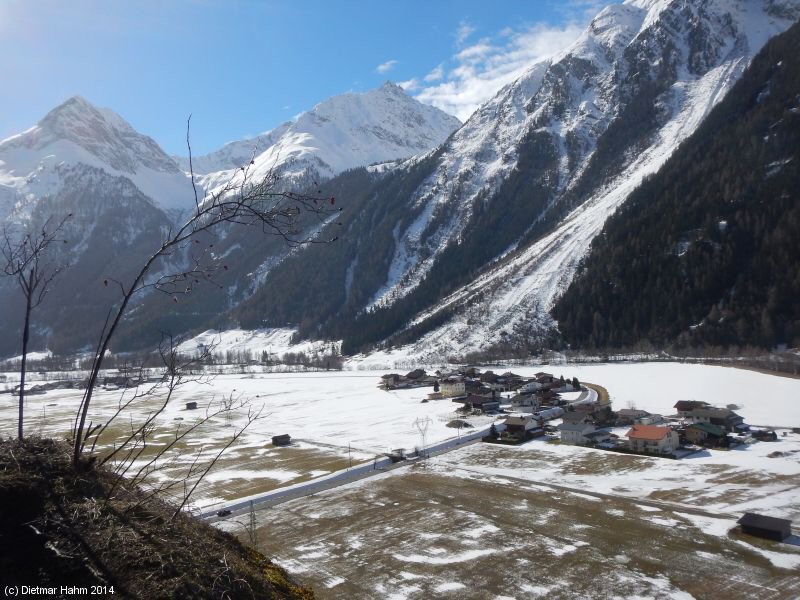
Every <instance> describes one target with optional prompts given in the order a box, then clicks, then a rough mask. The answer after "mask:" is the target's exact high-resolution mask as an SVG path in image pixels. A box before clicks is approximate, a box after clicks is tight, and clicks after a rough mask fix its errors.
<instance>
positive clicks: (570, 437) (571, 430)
mask: <svg viewBox="0 0 800 600" xmlns="http://www.w3.org/2000/svg"><path fill="white" fill-rule="evenodd" d="M558 430H559V431H560V432H561V443H562V444H572V445H575V446H585V445H587V444H589V442H590V438H588V437H586V436H587V435H589V434H590V433H594V431H595V430H596V428H595V426H594V423H562V424H561V425H559V426H558Z"/></svg>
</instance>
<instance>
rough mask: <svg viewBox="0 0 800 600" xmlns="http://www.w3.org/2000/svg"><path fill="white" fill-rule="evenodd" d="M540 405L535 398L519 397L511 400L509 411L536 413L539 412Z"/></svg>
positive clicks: (528, 396)
mask: <svg viewBox="0 0 800 600" xmlns="http://www.w3.org/2000/svg"><path fill="white" fill-rule="evenodd" d="M540 406H541V403H540V402H539V399H538V398H536V397H535V396H530V395H527V394H525V395H519V396H514V397H513V398H511V410H512V411H514V412H529V413H532V412H536V411H537V410H539V407H540Z"/></svg>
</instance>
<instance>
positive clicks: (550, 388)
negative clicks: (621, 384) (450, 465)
mask: <svg viewBox="0 0 800 600" xmlns="http://www.w3.org/2000/svg"><path fill="white" fill-rule="evenodd" d="M425 386H432V387H433V391H432V392H431V393H429V394H428V396H427V398H425V399H423V400H422V402H423V403H427V402H432V401H442V400H445V401H450V402H453V403H456V404H459V405H460V407H459V408H458V409H457V410H456V411H455V412H456V413H457V414H459V415H462V416H463V417H465V418H467V417H470V416H473V417H478V416H489V417H494V418H495V421H494V422H492V424H491V426H490V428H489V432H488V435H486V436H483V437H482V438H481V439H482V441H483V442H485V443H490V444H503V445H520V444H524V443H525V442H528V441H530V440H533V439H536V438H542V439H543V440H544V441H547V442H548V443H552V444H559V445H565V446H585V447H592V448H596V449H601V450H607V451H611V452H621V453H627V454H638V455H643V456H649V457H653V456H656V457H661V458H667V459H682V458H686V457H689V456H691V455H693V454H695V453H699V452H708V451H709V450H712V449H713V450H721V451H727V450H731V449H734V448H738V447H746V446H747V445H749V444H753V443H756V442H774V441H777V440H778V434H777V433H776V431H775V430H774V429H772V428H769V427H756V426H751V425H749V424H747V423H745V421H744V418H743V417H742V416H741V415H739V414H737V413H736V412H735V409H736V406H735V405H729V406H726V407H718V406H712V405H711V404H709V403H707V402H704V401H699V400H679V401H677V402H676V403H675V405H674V406H673V408H674V413H673V414H669V415H661V414H653V413H650V412H648V411H645V410H641V409H637V408H635V406H630V407H627V408H621V409H619V410H613V409H612V406H611V399H610V397H609V394H608V392H607V391H606V390H605V388H603V387H602V386H599V385H596V384H591V383H581V382H580V381H579V380H578V378H577V377H572V378H565V377H564V376H563V375H560V376H558V377H556V376H555V375H553V374H552V373H547V372H544V371H540V372H538V373H535V374H534V375H533V376H532V377H523V376H520V375H517V374H515V373H512V372H504V373H502V374H500V375H498V374H496V373H494V372H492V371H484V372H481V371H480V370H479V369H477V368H475V367H470V368H465V369H457V370H450V371H437V372H436V373H435V374H433V375H428V374H427V373H426V372H425V371H424V370H423V369H415V370H414V371H411V372H409V373H408V374H406V375H399V374H394V373H393V374H388V375H384V376H383V377H382V378H381V383H380V384H379V387H381V388H382V389H386V390H392V389H404V388H415V387H425ZM448 426H449V427H458V428H459V429H461V428H463V427H471V425H470V423H469V422H468V421H466V420H463V419H454V420H453V421H451V422H450V423H448ZM792 432H793V433H800V429H797V428H794V429H793V431H792ZM787 434H788V432H787V431H786V430H784V431H783V433H782V435H783V436H784V437H785V436H787ZM772 454H774V455H776V456H777V455H780V454H781V453H780V452H777V451H776V452H775V453H772ZM738 524H739V525H740V527H741V530H742V531H743V532H744V533H747V534H750V535H754V536H757V537H762V538H766V539H771V540H774V541H779V542H780V541H784V540H786V539H789V538H790V537H791V536H792V534H791V521H790V520H788V519H781V518H776V517H772V516H767V515H762V514H756V513H752V512H746V513H744V515H743V516H742V517H741V518H740V519H739V521H738Z"/></svg>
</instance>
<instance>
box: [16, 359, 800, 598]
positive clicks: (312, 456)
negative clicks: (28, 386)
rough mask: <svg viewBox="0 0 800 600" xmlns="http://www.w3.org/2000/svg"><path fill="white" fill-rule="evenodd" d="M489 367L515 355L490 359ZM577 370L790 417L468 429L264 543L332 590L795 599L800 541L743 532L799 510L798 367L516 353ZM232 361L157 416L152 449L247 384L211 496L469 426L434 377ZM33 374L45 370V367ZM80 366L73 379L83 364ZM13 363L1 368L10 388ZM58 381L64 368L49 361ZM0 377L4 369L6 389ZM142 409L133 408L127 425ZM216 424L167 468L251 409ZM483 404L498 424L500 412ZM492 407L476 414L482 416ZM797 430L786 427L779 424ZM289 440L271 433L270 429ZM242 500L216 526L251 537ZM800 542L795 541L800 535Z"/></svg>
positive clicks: (301, 509) (306, 501)
mask: <svg viewBox="0 0 800 600" xmlns="http://www.w3.org/2000/svg"><path fill="white" fill-rule="evenodd" d="M493 369H494V370H495V371H496V372H502V371H505V370H506V368H505V367H493ZM543 369H546V370H549V371H552V372H553V373H554V374H555V375H556V376H559V375H561V374H563V375H564V376H565V377H572V376H577V377H578V378H579V379H580V380H581V381H587V382H592V383H596V384H599V385H602V386H603V387H605V388H606V389H607V390H608V392H609V394H610V396H611V401H612V406H613V407H614V408H615V409H620V408H625V407H628V406H636V407H637V408H641V409H644V410H648V411H651V412H658V413H662V414H670V413H671V412H673V409H672V406H673V405H674V403H675V402H676V401H677V400H680V399H697V400H705V401H708V402H710V403H713V404H718V405H722V406H725V405H728V404H734V405H736V406H737V407H740V408H738V409H737V412H739V413H740V414H741V415H743V416H744V417H745V419H746V421H747V422H748V423H750V424H753V425H771V426H774V427H779V428H780V429H779V431H778V433H779V439H778V441H777V442H758V443H755V444H752V445H747V446H744V447H742V448H741V449H735V450H730V451H722V450H711V451H702V452H698V453H695V454H693V455H691V456H690V457H688V458H685V459H682V460H668V459H660V458H650V457H641V456H633V455H626V454H618V453H611V452H605V451H601V450H592V449H587V448H579V447H573V446H562V445H560V444H555V443H548V442H546V441H544V440H541V439H539V440H533V441H531V442H529V443H527V444H524V445H522V446H519V447H507V446H496V445H489V444H483V443H477V444H472V445H469V446H466V447H462V448H458V449H455V450H453V451H451V452H448V453H447V454H442V455H439V456H436V457H433V458H432V459H429V460H427V461H425V462H423V463H418V464H416V465H413V466H411V465H410V466H404V467H401V468H398V469H395V470H392V471H390V472H387V473H382V474H379V475H376V476H373V477H370V478H368V479H365V480H362V481H359V482H356V483H351V484H347V485H343V486H341V487H337V488H334V489H330V490H327V491H320V492H318V493H314V494H313V495H311V496H307V497H304V498H298V499H295V500H290V501H288V502H283V503H281V504H279V505H277V506H273V507H271V508H265V509H262V510H257V511H256V512H255V517H256V521H257V523H258V526H259V546H260V549H261V550H262V551H265V552H266V553H267V554H268V555H273V556H276V557H277V558H278V562H279V563H280V564H281V565H283V566H284V567H286V568H287V569H288V570H289V571H290V572H293V573H295V574H296V575H297V576H298V577H299V578H300V579H301V580H304V581H306V582H308V583H309V584H310V585H312V586H313V587H314V588H315V589H316V590H317V593H318V596H319V597H322V598H342V597H347V598H394V599H398V600H399V599H400V598H409V599H415V598H430V597H445V598H446V597H452V598H467V597H468V598H489V599H494V600H497V599H499V598H517V599H520V600H521V599H522V598H531V597H536V596H537V595H543V594H548V595H552V597H554V598H596V597H603V598H606V597H610V598H616V597H618V598H635V597H648V598H649V597H656V598H689V597H695V598H711V597H719V594H720V593H722V594H724V596H725V597H727V598H796V597H798V595H800V576H798V572H799V571H800V547H797V546H794V545H792V544H788V545H787V544H781V545H779V544H775V543H771V542H762V541H759V540H756V539H753V538H749V537H744V536H741V535H740V534H738V533H735V532H733V531H732V530H734V529H735V525H736V519H738V517H739V516H741V514H742V513H743V512H745V511H751V510H752V511H761V512H765V513H766V514H770V515H773V516H778V517H784V518H790V519H794V520H795V527H796V528H797V527H798V522H799V521H800V434H796V433H792V432H791V429H790V428H792V427H798V426H800V380H797V379H788V378H779V377H771V376H769V375H764V374H760V373H756V372H752V371H740V370H734V369H727V368H722V367H713V366H706V365H682V364H677V363H653V364H648V363H638V364H612V365H564V366H555V365H549V366H545V367H542V366H539V365H531V366H527V367H517V366H515V367H513V368H512V369H511V370H513V371H515V372H518V373H520V374H522V375H530V374H533V373H535V372H536V371H539V370H543ZM249 370H250V371H251V372H245V373H238V374H228V375H222V376H219V377H217V378H216V379H214V380H212V381H211V382H209V383H207V384H205V385H200V384H189V385H187V386H185V387H183V388H180V390H179V392H177V393H176V397H175V398H174V400H173V402H172V403H171V405H170V406H168V408H167V410H166V411H165V413H164V414H163V415H162V418H161V419H160V421H159V422H158V428H157V430H156V431H155V433H154V446H153V447H158V445H159V444H164V443H166V441H167V440H168V439H170V436H173V435H174V432H175V430H176V428H178V427H185V426H186V425H187V424H188V423H191V422H192V420H193V419H195V418H196V416H197V414H198V413H199V412H202V410H198V411H191V410H187V409H186V406H185V405H186V402H189V401H197V402H198V405H199V406H200V407H201V409H202V407H203V406H205V405H206V404H207V403H209V402H212V403H213V402H218V401H219V399H220V398H222V397H226V396H230V394H234V395H236V396H237V397H242V398H248V399H250V401H251V403H254V404H255V405H257V406H259V407H260V406H263V407H264V415H266V417H265V418H264V419H262V420H260V421H258V422H257V423H256V424H254V425H253V426H252V427H251V429H250V430H248V432H247V433H246V434H245V435H244V436H243V437H242V438H241V440H240V443H238V444H237V445H236V446H234V447H233V448H232V449H231V450H230V451H229V452H228V453H226V454H225V455H224V457H223V459H221V461H220V462H219V463H218V464H217V466H216V467H215V469H214V470H213V471H212V472H211V474H210V475H209V477H208V478H207V480H206V481H205V482H204V483H203V485H202V486H201V488H200V489H199V490H198V495H197V496H196V498H195V502H194V506H195V508H196V509H199V510H203V509H208V508H213V509H214V510H216V508H215V507H216V506H219V504H220V503H224V502H230V501H233V500H237V499H242V498H244V497H247V496H250V495H253V494H260V493H263V492H265V491H269V490H274V489H278V488H282V487H284V486H288V485H293V484H297V483H300V482H303V481H308V480H311V479H314V478H317V477H320V476H322V475H327V474H329V473H332V472H334V471H337V470H341V469H344V468H347V467H348V466H349V465H350V464H352V465H358V464H365V463H371V462H372V460H373V458H374V457H375V456H376V455H377V454H379V453H381V452H385V451H386V450H389V449H393V448H408V449H413V448H414V447H415V446H418V445H420V444H421V437H420V434H419V431H418V430H417V429H416V427H415V425H414V423H415V421H417V419H422V420H429V424H428V431H427V440H426V443H427V444H432V443H436V442H441V441H443V440H446V439H449V438H455V437H457V436H458V432H457V431H456V430H454V429H450V428H448V427H446V424H447V422H448V421H449V420H450V419H451V418H452V417H453V416H454V412H453V411H454V408H455V406H456V405H454V404H453V403H452V402H450V401H448V400H442V401H431V402H428V403H422V402H421V400H422V399H423V398H425V397H426V395H427V394H428V393H429V392H430V388H417V389H410V390H399V391H394V392H386V391H383V390H380V389H378V387H377V384H378V382H379V378H380V375H381V374H383V372H384V371H366V370H365V371H344V372H326V373H298V374H267V373H261V372H257V370H256V369H249ZM31 375H32V380H33V381H32V383H33V384H36V383H41V381H37V380H41V379H43V378H45V376H44V375H40V374H36V373H32V374H31ZM71 376H75V374H72V375H71ZM14 377H15V375H14V374H13V373H7V374H6V383H5V385H6V387H7V388H10V387H11V386H13V384H14V381H15V379H14ZM46 377H47V378H48V379H53V378H58V377H59V376H56V375H48V376H46ZM0 385H1V384H0ZM80 397H81V392H80V390H76V389H55V390H50V391H47V392H45V393H43V394H40V395H34V396H30V397H29V398H28V401H27V409H26V410H27V412H26V414H27V415H28V421H27V428H28V432H29V433H32V434H34V433H41V434H43V435H50V436H56V437H58V436H64V435H65V434H66V433H67V432H68V431H69V428H70V426H71V424H72V419H73V418H74V410H75V408H76V407H77V405H78V402H79V400H80ZM119 401H120V391H119V390H113V389H106V390H102V391H99V392H98V393H97V395H96V400H95V404H94V406H93V408H92V414H91V415H90V416H91V419H92V421H93V422H95V423H97V422H103V420H104V419H106V418H108V416H109V415H110V414H112V413H113V411H114V410H116V408H117V406H118V403H119ZM157 404H158V398H157V397H151V398H147V399H145V400H143V402H142V404H141V405H140V406H137V407H136V409H135V410H134V411H133V414H132V415H126V416H125V418H124V419H122V420H120V421H119V423H117V426H116V427H115V428H112V430H111V431H109V433H108V435H107V436H106V437H105V438H104V439H103V440H102V445H103V447H105V448H109V447H111V446H112V445H113V444H114V443H115V442H118V440H120V439H121V438H122V436H124V435H125V434H126V432H129V430H130V423H131V422H136V419H137V418H141V416H142V415H144V414H147V413H148V412H149V411H150V410H152V409H153V407H154V406H155V405H157ZM131 419H132V420H131ZM243 419H244V415H243V414H242V413H241V411H238V412H234V413H232V414H231V415H230V416H229V417H224V416H219V417H217V418H215V419H213V420H212V421H211V422H210V423H209V424H208V425H207V426H206V427H205V428H204V429H203V431H202V434H201V435H198V436H195V437H194V438H193V439H192V440H191V441H190V442H188V443H186V444H185V445H183V446H182V447H181V449H180V452H179V453H178V456H177V457H176V459H175V462H173V463H172V464H170V465H169V466H168V467H166V468H165V469H164V470H163V471H162V472H161V473H158V474H157V475H156V481H164V480H168V479H169V478H174V477H179V475H180V472H181V469H182V468H185V466H186V465H187V464H190V463H191V461H193V460H194V457H195V456H198V455H199V456H200V457H201V460H205V459H207V458H209V457H212V456H213V455H214V454H215V453H216V451H217V450H218V449H219V448H220V447H222V446H223V445H224V444H225V443H226V442H227V440H228V439H229V437H230V435H231V432H232V431H233V430H234V429H235V428H236V427H237V426H240V425H241V424H242V423H243ZM487 419H488V421H487ZM490 420H491V419H490V418H489V417H480V418H478V419H477V420H476V422H475V428H476V429H478V428H479V427H484V426H486V425H487V424H488V422H489V421H490ZM15 428H16V398H14V397H13V396H12V395H11V394H3V395H1V396H0V433H2V434H4V435H13V433H14V432H15ZM783 431H786V432H787V435H786V436H785V437H784V436H782V435H781V434H782V433H783ZM282 433H289V434H291V435H292V437H293V440H294V444H293V445H292V446H290V447H288V448H276V447H273V446H272V444H271V436H273V435H276V434H282ZM247 523H248V515H246V514H245V515H236V514H234V515H233V516H232V517H231V518H230V519H228V520H227V521H226V522H221V523H220V524H219V526H221V527H225V528H229V529H231V530H232V531H233V532H235V533H236V534H237V535H239V536H240V537H241V538H242V539H246V537H247V536H246V534H245V525H246V524H247ZM796 539H797V538H795V540H796Z"/></svg>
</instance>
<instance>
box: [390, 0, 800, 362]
mask: <svg viewBox="0 0 800 600" xmlns="http://www.w3.org/2000/svg"><path fill="white" fill-rule="evenodd" d="M798 17H800V2H798V1H797V0H698V1H697V2H685V1H684V0H627V1H626V2H624V3H623V4H620V5H613V6H609V7H607V8H606V9H604V10H603V11H602V12H601V13H600V14H599V15H598V16H597V17H596V18H595V19H594V20H593V21H592V23H591V24H590V26H589V27H588V29H587V30H586V31H585V32H584V33H583V35H581V37H580V39H578V40H577V41H576V42H575V43H574V44H573V45H572V46H571V47H569V48H568V49H566V50H565V51H563V52H562V53H561V54H560V55H558V56H555V57H553V58H552V59H550V60H548V61H546V62H544V63H540V64H537V65H533V66H532V67H531V69H530V70H529V71H528V72H527V73H526V74H524V75H523V76H522V77H521V78H520V79H518V80H517V81H515V82H514V83H512V84H510V85H509V86H508V87H506V88H505V89H503V90H501V91H500V92H499V93H498V94H497V96H496V97H495V98H493V99H492V100H491V101H489V102H488V103H487V104H486V105H484V106H483V107H482V108H481V109H480V110H479V111H477V112H476V113H475V114H474V115H473V116H472V117H471V118H470V119H469V120H468V122H467V123H466V124H465V125H464V127H463V128H462V129H461V130H459V131H458V132H457V133H456V134H455V135H454V136H453V137H452V138H451V140H450V141H449V142H448V143H447V144H446V147H445V151H444V153H443V154H442V156H441V157H440V159H439V160H438V163H437V164H436V168H435V169H434V170H433V172H431V174H430V176H429V177H428V178H427V179H426V180H425V182H424V183H423V185H421V186H420V187H419V188H417V190H416V192H415V193H414V196H413V199H412V201H413V203H415V204H418V205H421V206H423V207H424V209H423V210H422V211H421V212H420V216H419V217H418V219H417V220H416V221H415V222H414V223H413V224H412V225H411V226H410V227H408V228H407V229H406V231H405V232H404V233H403V235H402V236H398V244H397V246H396V248H395V251H394V256H393V259H392V263H391V266H390V268H389V269H388V274H389V275H390V276H389V277H388V278H387V280H386V282H385V283H384V285H383V286H382V287H381V288H380V290H379V293H378V294H376V296H375V298H374V305H376V306H380V305H386V304H392V303H395V302H397V300H398V299H399V298H402V297H404V296H406V295H408V294H409V293H411V292H413V290H414V289H415V287H416V286H417V285H418V284H419V282H421V281H424V278H425V277H426V275H427V274H429V273H430V272H431V269H432V268H433V266H434V265H435V264H436V261H437V257H439V256H441V255H443V253H444V252H445V251H446V250H447V249H448V247H450V248H452V245H453V244H460V245H463V244H464V241H463V240H464V238H465V237H466V236H468V235H469V227H470V223H474V222H475V220H476V217H475V215H476V212H477V211H481V210H483V209H482V205H483V206H484V207H485V206H488V210H490V211H491V210H504V207H503V206H502V205H501V204H498V203H497V199H498V197H499V196H501V195H502V193H503V186H504V185H508V182H509V181H511V180H513V179H514V178H515V177H518V174H519V172H520V171H521V170H523V169H524V170H527V171H528V173H529V176H530V175H532V176H533V179H536V178H537V177H539V178H544V180H545V181H539V183H540V184H543V185H540V187H539V193H540V195H541V196H543V197H540V198H535V197H532V198H530V201H531V202H537V201H538V202H540V203H541V206H540V208H539V209H538V210H537V211H536V212H537V214H536V215H535V218H534V219H533V220H532V221H531V222H530V223H529V226H530V228H531V229H530V230H529V232H526V233H528V234H529V235H526V234H523V235H522V236H520V238H519V239H517V240H513V241H512V240H509V241H510V242H511V243H509V245H508V247H507V248H506V249H505V250H504V251H503V252H500V253H498V256H497V257H496V258H495V259H494V260H493V261H492V262H491V264H490V266H489V267H488V268H485V269H484V270H483V272H482V274H480V275H478V276H477V277H474V278H472V279H471V280H470V281H469V282H467V283H465V284H464V285H462V286H461V287H459V288H458V289H456V290H454V291H452V292H451V293H449V294H446V295H445V296H444V297H442V298H441V299H439V300H438V301H437V302H436V303H435V304H433V305H432V306H430V307H429V308H428V309H425V310H423V311H421V312H419V313H417V314H415V315H413V316H412V318H411V319H410V321H409V325H408V327H414V326H417V327H419V326H424V325H423V324H424V323H425V322H426V321H432V320H435V319H436V317H437V315H442V314H451V315H453V316H451V317H449V318H448V319H447V322H446V323H445V324H444V325H442V326H439V327H436V328H435V329H434V330H433V331H431V332H430V333H428V334H426V335H424V336H423V337H422V338H421V339H420V340H419V341H417V342H416V343H414V344H413V345H411V346H409V347H408V348H406V349H404V351H402V352H401V353H400V354H406V355H408V354H411V355H414V356H421V355H424V354H430V355H432V356H439V357H441V356H446V355H460V354H464V353H466V352H469V351H473V350H479V349H481V348H485V347H487V346H491V345H503V344H504V343H507V342H512V343H514V342H515V341H519V340H520V339H525V338H526V337H529V336H536V335H540V334H542V333H543V332H546V331H547V330H548V329H550V328H552V327H553V326H554V325H555V324H554V322H553V320H552V318H551V317H550V315H549V314H548V311H549V309H550V308H551V307H552V305H553V302H554V301H555V299H556V298H557V297H558V295H559V294H560V293H561V292H562V291H563V290H564V289H565V286H566V285H568V284H569V282H570V281H571V278H572V276H573V274H574V272H575V269H576V266H577V265H578V263H579V261H580V260H581V258H582V257H583V255H584V254H585V253H586V251H587V249H588V248H589V245H590V243H591V241H592V239H593V238H594V237H595V236H596V235H597V234H598V233H599V232H600V231H601V230H602V227H603V224H604V222H605V220H606V218H607V217H608V216H609V215H610V214H611V213H612V212H613V211H614V210H616V208H617V207H619V206H620V204H622V203H623V202H624V201H625V199H626V198H627V196H628V194H629V193H630V192H631V190H633V189H634V188H635V187H636V186H637V185H638V184H639V183H640V182H641V181H642V179H643V178H644V177H646V176H647V175H648V174H651V173H654V172H655V171H656V170H658V168H659V167H660V166H661V165H662V164H663V163H664V162H665V160H666V159H667V158H668V157H669V156H670V155H671V154H672V152H673V151H674V150H675V149H676V148H677V147H678V145H679V144H680V143H681V142H682V141H683V140H684V139H686V138H687V137H688V136H689V135H690V134H691V133H692V132H693V131H694V130H695V128H696V127H697V126H698V125H699V124H700V123H701V122H702V120H703V118H704V117H705V116H706V115H707V114H708V112H709V111H710V109H711V108H712V107H713V106H714V105H715V104H716V103H717V102H719V100H720V99H721V98H722V97H724V95H725V94H726V92H727V91H728V90H729V89H730V88H731V86H732V85H733V84H734V83H735V81H736V80H737V79H738V78H739V76H740V75H741V74H742V72H743V71H744V69H745V68H746V67H747V65H748V64H749V62H750V61H751V59H752V58H753V56H754V55H755V54H756V53H757V52H758V51H759V50H760V48H761V47H762V46H763V45H764V43H765V42H766V41H767V40H768V39H769V38H770V37H772V36H774V35H776V34H778V33H780V32H782V31H784V30H785V29H787V28H788V27H789V26H790V25H791V24H792V23H793V22H794V21H795V20H796V19H797V18H798ZM532 140H536V151H535V153H536V156H537V157H538V159H539V160H535V161H533V164H531V161H530V160H529V158H530V153H529V152H528V151H527V150H526V149H525V146H526V144H530V143H531V141H532ZM526 155H527V156H526ZM543 155H544V156H546V157H547V160H545V161H542V160H541V159H542V157H543ZM493 204H495V206H492V205H493ZM444 214H447V215H448V216H447V218H441V215H444ZM437 220H438V222H437ZM548 220H550V221H551V222H552V224H553V225H552V226H551V227H546V226H544V227H543V226H539V225H540V224H544V223H546V222H547V221H548ZM434 223H435V225H434ZM537 226H539V227H537ZM420 232H424V235H420ZM531 233H532V234H533V235H530V234H531Z"/></svg>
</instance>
